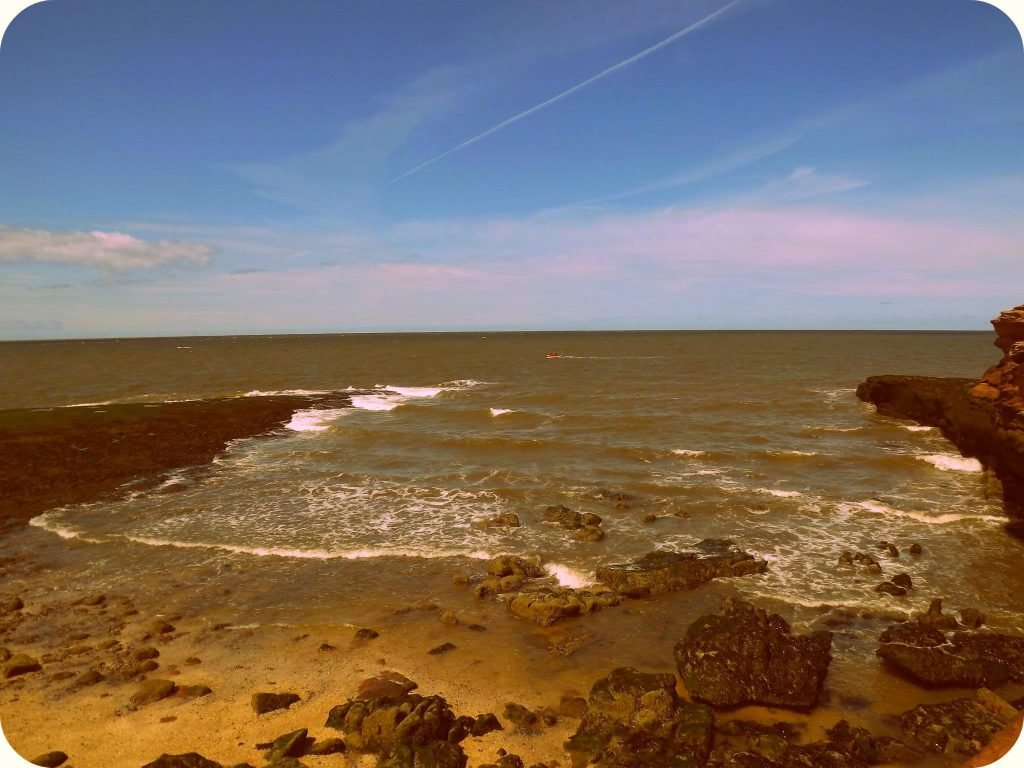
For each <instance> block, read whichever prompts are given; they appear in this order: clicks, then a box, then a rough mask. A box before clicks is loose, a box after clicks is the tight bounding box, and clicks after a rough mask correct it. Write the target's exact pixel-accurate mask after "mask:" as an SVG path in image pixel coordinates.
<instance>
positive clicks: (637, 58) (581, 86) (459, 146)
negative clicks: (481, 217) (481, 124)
mask: <svg viewBox="0 0 1024 768" xmlns="http://www.w3.org/2000/svg"><path fill="white" fill-rule="evenodd" d="M742 1H743V0H732V2H730V3H728V4H727V5H724V6H722V7H721V8H719V9H718V10H717V11H715V12H714V13H712V14H710V15H708V16H705V17H704V18H703V19H701V20H700V21H695V22H694V23H693V24H691V25H690V26H688V27H685V28H683V29H681V30H679V31H678V32H676V33H675V34H673V35H669V36H668V37H666V38H665V39H664V40H662V41H661V42H658V43H655V44H654V45H652V46H651V47H650V48H644V49H643V50H642V51H640V53H637V54H634V55H633V56H630V57H629V58H628V59H623V60H622V61H620V62H619V63H618V64H612V65H611V66H610V67H608V69H605V70H602V71H601V72H598V73H597V74H596V75H594V76H593V77H590V78H587V79H586V80H584V81H583V82H582V83H577V84H576V85H574V86H572V87H571V88H568V89H566V90H564V91H562V92H561V93H559V94H556V95H555V96H552V97H551V98H550V99H548V100H547V101H542V102H541V103H540V104H537V105H535V106H532V107H530V108H529V109H527V110H525V111H523V112H520V113H519V114H518V115H513V116H512V117H510V118H508V119H507V120H502V121H501V122H500V123H498V124H497V125H495V126H494V127H492V128H488V129H487V130H486V131H484V132H483V133H479V134H477V135H476V136H474V137H473V138H471V139H466V140H465V141H464V142H462V143H461V144H457V145H455V146H454V147H452V148H451V149H449V150H448V151H447V152H442V153H441V154H440V155H437V156H436V157H432V158H430V159H429V160H427V161H426V162H424V163H420V164H419V165H417V166H416V167H415V168H411V169H409V170H408V171H406V172H405V173H403V174H402V175H401V176H396V177H395V178H393V179H392V180H391V181H389V182H388V183H387V184H385V186H389V185H391V184H394V183H395V182H396V181H400V180H402V179H404V178H405V177H406V176H412V175H413V174H414V173H416V172H417V171H421V170H423V169H424V168H426V167H427V166H428V165H433V164H434V163H436V162H437V161H438V160H443V159H444V158H446V157H448V155H451V154H453V153H455V152H458V151H459V150H460V149H464V148H465V147H468V146H469V145H470V144H476V142H478V141H480V139H483V138H486V137H488V136H490V135H491V134H492V133H497V132H498V131H500V130H501V129H502V128H506V127H508V126H510V125H512V123H516V122H518V121H520V120H522V119H523V118H524V117H529V116H530V115H532V114H533V113H534V112H539V111H540V110H542V109H544V108H545V107H550V106H551V105H552V104H554V103H555V102H558V101H561V100H562V99H564V98H565V97H566V96H571V95H572V94H574V93H576V91H580V90H583V89H584V88H586V87H587V86H588V85H592V84H593V83H596V82H597V81H598V80H601V79H603V78H605V77H607V76H608V75H610V74H612V72H618V71H619V70H620V69H623V68H625V67H628V66H629V65H630V64H635V63H636V62H638V61H640V59H643V58H646V57H647V56H650V55H651V54H652V53H654V52H655V51H658V50H661V49H662V48H664V47H665V46H666V45H671V44H672V43H674V42H675V41H676V40H679V39H680V38H682V37H685V36H686V35H688V34H690V33H691V32H693V31H694V30H697V29H699V28H700V27H703V26H704V25H705V24H707V23H708V22H709V21H712V20H713V19H714V18H716V17H717V16H721V15H722V14H723V13H725V12H726V11H728V10H729V9H730V8H732V7H733V6H734V5H737V4H738V3H741V2H742Z"/></svg>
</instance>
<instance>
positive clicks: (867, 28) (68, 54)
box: [0, 0, 1024, 339]
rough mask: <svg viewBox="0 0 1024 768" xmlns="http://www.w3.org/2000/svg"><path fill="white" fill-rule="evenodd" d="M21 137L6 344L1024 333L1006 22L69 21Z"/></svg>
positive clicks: (11, 209)
mask: <svg viewBox="0 0 1024 768" xmlns="http://www.w3.org/2000/svg"><path fill="white" fill-rule="evenodd" d="M0 125H2V128H0V136H2V140H0V339H25V338H68V337H70V338H77V337H96V336H100V337H102V336H154V335H189V334H223V333H280V332H362V331H418V330H423V331H438V330H516V329H522V330H543V329H580V330H584V329H627V328H630V329H632V328H638V329H642V328H659V329H660V328H679V329H688V328H695V329H703V328H751V329H762V328H765V329H767V328H837V329H839V328H870V329H876V328H905V329H915V328H920V329H947V328H948V329H977V330H981V329H985V328H988V327H989V326H988V320H989V319H990V318H992V317H994V316H995V315H996V314H997V313H998V312H999V311H1001V310H1003V309H1006V308H1009V307H1011V306H1014V305H1017V304H1021V303H1024V210H1022V209H1024V141H1022V138H1024V45H1022V42H1021V36H1020V33H1019V32H1018V30H1017V28H1016V27H1015V26H1014V24H1013V23H1012V22H1011V21H1010V20H1009V19H1008V18H1007V17H1006V16H1005V15H1004V14H1003V13H1002V12H1001V11H999V10H998V9H996V8H995V7H993V6H991V5H988V4H986V3H983V2H976V1H975V0H902V1H901V2H893V1H892V0H858V2H856V3H822V2H820V0H732V2H728V1H723V0H686V1H685V2H682V1H681V0H631V2H629V3H625V2H622V0H614V1H608V0H553V1H541V0H515V1H513V0H493V1H492V2H478V1H477V0H458V1H457V2H448V1H444V0H437V1H436V2H430V3H423V2H420V0H395V1H394V2H388V3H380V2H377V1H376V0H370V1H366V2H363V1H361V0H348V1H347V2H344V3H338V2H335V1H334V0H323V1H321V0H289V2H284V1H283V0H281V1H275V2H269V1H263V0H260V1H257V2H254V1H253V0H181V1H180V2H173V3H168V2H166V1H165V0H48V1H47V2H43V3H38V4H36V5H33V6H31V7H29V8H27V9H26V10H24V11H23V12H22V13H21V14H20V15H18V16H17V18H15V19H14V21H13V22H12V23H11V25H10V26H9V27H8V28H7V30H6V32H5V33H4V36H3V40H2V43H0Z"/></svg>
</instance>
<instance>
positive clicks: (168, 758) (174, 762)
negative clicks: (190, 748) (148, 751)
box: [142, 752, 223, 768]
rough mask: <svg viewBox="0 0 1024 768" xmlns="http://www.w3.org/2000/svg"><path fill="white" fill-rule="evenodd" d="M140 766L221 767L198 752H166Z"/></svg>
mask: <svg viewBox="0 0 1024 768" xmlns="http://www.w3.org/2000/svg"><path fill="white" fill-rule="evenodd" d="M142 768H223V767H222V766H221V764H220V763H218V762H215V761H213V760H208V759H207V758H205V757H203V756H202V755H200V754H199V753H198V752H186V753H185V754H183V755H168V754H167V753H166V752H165V753H164V754H162V755H160V757H158V758H157V759H156V760H154V761H153V762H151V763H146V764H145V765H144V766H142Z"/></svg>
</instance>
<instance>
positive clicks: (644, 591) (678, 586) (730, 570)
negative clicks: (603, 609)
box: [597, 539, 768, 597]
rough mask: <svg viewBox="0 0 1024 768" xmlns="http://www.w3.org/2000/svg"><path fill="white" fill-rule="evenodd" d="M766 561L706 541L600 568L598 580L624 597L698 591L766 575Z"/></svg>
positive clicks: (715, 541) (716, 541) (725, 543)
mask: <svg viewBox="0 0 1024 768" xmlns="http://www.w3.org/2000/svg"><path fill="white" fill-rule="evenodd" d="M767 569H768V563H767V562H766V561H765V560H761V559H760V558H756V557H754V556H753V555H751V554H748V553H746V552H744V551H742V550H741V549H740V548H739V547H737V546H736V545H735V544H734V543H733V542H731V541H729V540H727V539H705V540H704V541H701V542H698V543H697V544H696V546H695V547H694V549H693V550H692V551H689V552H664V551H656V552H649V553H647V554H646V555H644V556H643V557H641V558H640V559H638V560H634V561H633V562H631V563H618V564H615V565H607V566H604V567H601V568H598V569H597V578H598V580H599V581H601V582H602V583H604V584H607V585H608V586H610V587H612V588H614V589H617V590H618V591H619V592H621V593H622V594H624V595H627V596H630V597H640V596H644V595H652V594H657V593H660V592H677V591H684V590H690V589H696V588H697V587H699V586H700V585H701V584H704V583H706V582H708V581H711V579H716V578H721V577H724V576H747V575H749V574H753V573H764V571H766V570H767Z"/></svg>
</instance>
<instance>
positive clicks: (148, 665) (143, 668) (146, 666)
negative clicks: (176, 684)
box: [135, 659, 160, 673]
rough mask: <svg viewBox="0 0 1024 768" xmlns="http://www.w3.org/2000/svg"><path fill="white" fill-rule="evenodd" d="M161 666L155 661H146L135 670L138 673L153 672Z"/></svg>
mask: <svg viewBox="0 0 1024 768" xmlns="http://www.w3.org/2000/svg"><path fill="white" fill-rule="evenodd" d="M159 666H160V665H159V664H157V663H156V660H155V659H146V660H145V661H144V662H142V663H141V664H139V665H138V666H137V667H136V668H135V670H136V673H142V672H152V671H153V670H155V669H156V668H157V667H159Z"/></svg>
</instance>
